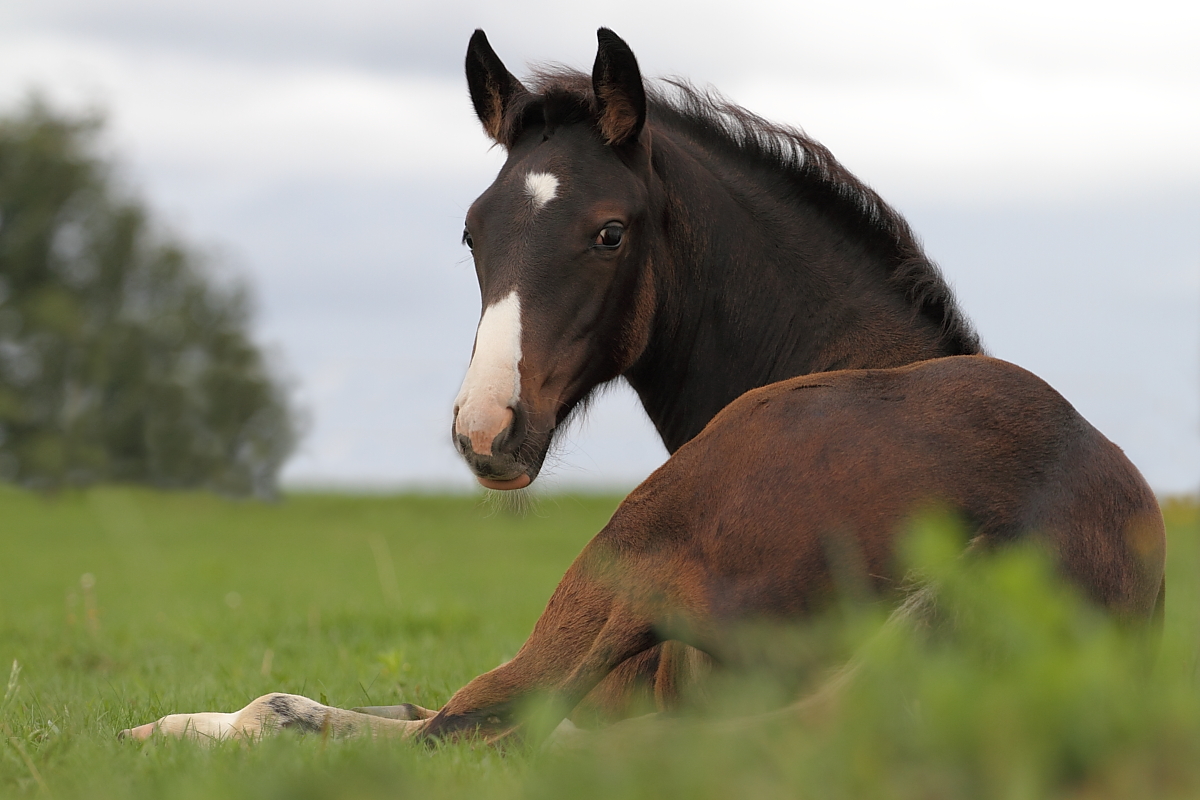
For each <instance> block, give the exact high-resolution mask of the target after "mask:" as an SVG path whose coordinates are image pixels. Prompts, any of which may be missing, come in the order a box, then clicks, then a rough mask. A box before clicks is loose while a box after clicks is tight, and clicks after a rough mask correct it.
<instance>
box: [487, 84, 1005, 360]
mask: <svg viewBox="0 0 1200 800" xmlns="http://www.w3.org/2000/svg"><path fill="white" fill-rule="evenodd" d="M531 89H532V92H533V93H532V94H528V95H524V96H523V97H522V98H521V99H520V101H519V102H517V103H514V105H513V107H512V108H510V109H509V113H508V114H507V115H506V120H505V135H506V136H507V137H509V140H510V141H511V140H514V139H515V138H516V135H517V134H519V132H520V129H521V128H523V127H524V125H525V124H527V123H528V122H529V121H530V120H529V117H530V115H531V113H536V112H540V114H541V115H544V117H545V119H546V121H547V122H550V121H552V120H553V121H554V122H555V123H557V124H565V123H567V122H574V121H578V120H580V119H585V118H587V117H592V118H593V119H594V117H595V113H596V111H595V109H596V101H595V95H594V94H593V91H592V79H591V76H589V75H586V74H584V73H582V72H579V71H577V70H573V69H569V68H565V67H551V68H540V69H538V70H537V71H535V73H534V75H533V78H532V86H531ZM646 95H647V102H648V106H649V108H648V115H649V121H650V123H651V124H657V125H660V126H663V127H666V128H667V129H669V130H672V131H677V132H679V133H682V134H684V135H686V136H688V137H690V138H691V139H693V140H694V141H696V142H697V143H699V144H702V145H704V146H706V147H709V148H712V149H713V150H716V151H718V152H724V153H727V154H728V155H730V156H732V157H734V158H737V159H739V160H742V161H743V162H746V163H749V164H752V165H757V166H759V167H762V168H764V169H765V170H767V171H769V172H770V174H771V175H772V176H773V178H774V180H776V181H779V182H780V184H781V185H783V186H785V187H786V188H787V189H788V190H789V191H791V192H793V193H796V194H798V195H802V196H804V197H805V198H806V199H808V200H810V201H812V202H813V203H814V204H815V205H816V207H818V208H820V209H822V211H823V213H825V214H827V215H829V216H830V217H831V218H834V219H836V220H837V222H838V223H839V224H840V225H842V226H844V227H846V228H848V229H850V230H852V231H853V232H855V233H856V234H858V236H859V237H860V240H861V241H863V242H864V243H866V244H867V245H869V246H870V247H872V248H873V249H875V250H876V251H877V252H879V253H880V254H881V255H882V256H883V261H884V263H885V265H886V270H887V275H886V276H885V280H886V281H887V284H888V285H889V286H890V287H892V288H893V289H894V290H895V291H897V292H899V293H901V294H902V295H903V296H904V297H905V299H906V300H907V302H908V303H909V304H910V306H911V307H912V309H913V312H914V314H917V315H919V316H921V317H924V318H926V319H927V320H929V321H930V322H932V323H934V325H935V326H936V327H937V329H938V330H939V331H940V335H941V338H942V343H943V344H944V345H946V348H947V351H948V352H951V353H955V354H963V355H969V354H975V353H980V352H982V346H981V345H980V342H979V336H978V334H977V333H976V332H975V330H974V328H973V327H972V325H971V323H970V321H969V320H968V319H967V317H966V315H965V314H963V312H962V310H961V309H960V308H959V307H958V302H957V300H955V298H954V293H953V292H952V291H951V289H950V286H949V284H948V283H947V282H946V279H945V277H944V276H943V275H942V272H941V270H940V269H939V268H938V266H937V265H936V264H935V263H934V262H933V261H932V260H930V259H929V257H928V256H926V255H925V251H924V250H923V248H922V247H921V244H920V241H919V240H918V239H917V237H916V235H915V234H914V233H913V231H912V228H911V227H909V225H908V222H906V221H905V219H904V217H902V216H901V215H900V214H899V212H897V211H896V210H895V209H893V208H892V207H891V206H890V205H888V204H887V203H886V202H885V201H884V200H883V198H881V197H880V196H879V195H878V194H877V193H876V192H875V190H873V189H872V188H871V187H869V186H867V185H866V184H865V183H863V182H862V181H860V180H859V179H858V178H856V177H855V176H854V175H853V174H851V172H850V171H849V170H847V169H846V168H845V167H843V166H842V165H841V163H839V162H838V160H837V159H836V158H834V157H833V154H832V153H830V152H829V150H828V149H827V148H826V147H825V146H824V145H822V144H821V143H820V142H817V141H816V140H814V139H812V138H810V137H808V136H807V135H805V134H804V133H803V132H802V131H801V130H799V129H798V128H794V127H791V126H789V125H780V124H778V123H775V122H771V121H770V120H766V119H764V118H762V117H760V116H758V115H757V114H754V113H753V112H751V111H747V110H746V109H744V108H742V107H741V106H739V105H736V104H735V103H731V102H730V101H728V100H726V99H725V98H723V97H721V95H720V94H718V93H717V92H716V91H714V90H711V89H707V90H701V89H698V88H696V87H695V86H693V85H692V84H690V83H689V82H687V81H685V80H682V79H679V78H669V79H663V80H661V81H658V82H657V83H654V84H650V83H648V84H647V86H646Z"/></svg>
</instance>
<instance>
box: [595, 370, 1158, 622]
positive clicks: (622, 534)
mask: <svg viewBox="0 0 1200 800" xmlns="http://www.w3.org/2000/svg"><path fill="white" fill-rule="evenodd" d="M931 510H942V511H950V512H953V513H955V514H957V515H958V516H959V517H960V518H961V520H962V521H963V524H964V526H965V527H966V528H967V532H968V534H969V535H970V537H971V540H972V545H973V546H974V547H977V548H978V547H983V548H987V547H995V546H999V545H1002V544H1004V543H1005V542H1009V541H1013V540H1016V539H1020V538H1024V537H1027V536H1031V535H1032V536H1036V537H1039V538H1040V539H1041V540H1042V541H1044V542H1045V543H1046V545H1047V546H1048V548H1049V549H1050V551H1051V552H1052V554H1053V555H1054V557H1055V558H1056V559H1057V561H1058V563H1059V565H1060V568H1061V569H1062V571H1063V573H1064V574H1065V575H1066V576H1067V577H1068V578H1069V579H1070V580H1071V581H1073V582H1074V583H1075V584H1076V585H1078V586H1079V587H1080V588H1081V589H1082V590H1083V591H1084V592H1085V593H1086V594H1087V595H1088V596H1090V597H1091V598H1092V599H1093V600H1094V601H1096V602H1097V603H1099V604H1100V605H1102V606H1104V607H1106V608H1109V609H1110V610H1112V611H1113V612H1115V613H1117V614H1118V615H1120V616H1131V617H1148V616H1149V615H1150V614H1151V613H1152V610H1153V608H1154V605H1155V600H1156V597H1157V596H1158V593H1159V589H1160V586H1161V583H1162V573H1163V561H1164V554H1165V537H1164V531H1163V523H1162V516H1161V513H1160V511H1159V508H1158V504H1157V501H1156V500H1155V498H1154V495H1153V493H1152V492H1151V490H1150V488H1149V486H1148V485H1147V484H1146V482H1145V480H1144V479H1143V478H1142V476H1141V474H1140V473H1139V472H1138V470H1137V469H1136V468H1135V467H1134V466H1133V464H1132V463H1131V462H1130V461H1129V460H1128V458H1126V457H1125V455H1124V453H1122V452H1121V450H1120V449H1119V448H1118V447H1116V446H1115V445H1114V444H1112V443H1111V442H1110V441H1108V439H1106V438H1105V437H1104V436H1103V435H1102V434H1101V433H1100V432H1099V431H1097V430H1096V429H1095V428H1094V427H1092V426H1091V425H1090V424H1089V423H1088V422H1087V421H1086V420H1084V419H1083V418H1082V417H1081V416H1080V415H1079V413H1078V412H1076V411H1075V409H1074V408H1073V407H1072V406H1071V405H1070V404H1069V403H1068V402H1067V401H1066V400H1065V399H1064V398H1063V397H1062V396H1061V395H1059V394H1058V393H1057V392H1056V391H1054V389H1052V388H1051V387H1050V386H1049V385H1047V384H1046V383H1045V382H1044V381H1042V380H1040V379H1039V378H1037V377H1036V376H1034V375H1033V374H1031V373H1029V372H1027V371H1025V370H1023V369H1020V368H1019V367H1016V366H1014V365H1012V364H1008V363H1006V362H1003V361H999V360H996V359H992V358H987V357H984V356H958V357H951V358H943V359H935V360H931V361H925V362H921V363H918V364H914V365H909V366H906V367H900V368H897V369H887V370H853V371H843V372H829V373H820V374H814V375H807V376H802V377H799V378H794V379H791V380H787V381H782V382H780V383H776V384H772V385H770V386H766V387H763V388H761V389H757V390H754V391H751V392H748V393H746V394H745V395H743V396H742V397H740V398H739V399H738V400H736V401H735V402H734V403H732V404H730V405H729V406H728V407H727V408H725V409H724V410H723V411H722V412H721V413H720V414H719V415H717V417H715V418H714V419H713V421H712V422H711V423H710V424H709V425H708V426H707V427H706V428H705V430H704V431H703V432H702V433H701V434H700V435H699V436H697V437H696V438H695V439H694V440H693V441H691V442H689V443H688V444H687V445H685V446H684V447H683V448H681V449H680V450H679V451H678V452H677V453H676V454H675V455H674V456H673V457H672V458H671V459H670V460H669V461H668V462H667V463H666V464H665V465H664V466H663V467H662V468H660V469H659V470H658V471H657V472H655V473H654V475H652V476H651V477H650V478H649V479H647V481H646V482H645V483H643V484H642V486H641V487H639V488H638V489H637V490H635V491H634V493H633V494H631V495H630V497H629V499H628V500H627V501H626V503H625V504H624V505H623V506H622V508H621V509H619V510H618V512H617V515H615V516H614V519H613V522H612V523H610V526H609V528H607V529H606V530H605V531H604V532H603V533H602V535H601V537H598V538H599V539H600V540H601V541H602V542H603V543H604V546H606V547H612V546H616V547H619V548H620V549H622V550H623V551H625V552H632V553H636V552H644V553H646V554H648V555H649V558H648V560H647V561H646V562H645V563H646V564H647V565H648V566H647V569H654V570H655V571H656V572H660V573H661V575H660V576H659V580H663V579H665V580H667V582H668V583H669V584H670V585H671V587H672V588H671V589H670V590H669V591H668V594H670V595H672V596H673V597H674V598H675V599H676V601H677V603H678V604H679V605H680V606H682V607H685V608H687V609H689V613H688V616H690V617H693V618H710V619H721V618H725V617H737V616H745V615H762V614H768V615H776V614H784V615H795V614H802V613H804V612H806V611H808V610H811V609H813V608H814V607H816V606H818V605H820V604H821V603H823V602H827V600H828V598H829V597H830V596H831V595H833V594H834V593H835V592H837V591H844V590H845V589H846V587H847V586H852V587H854V586H857V587H859V588H866V589H870V590H873V591H887V590H888V589H889V588H894V587H896V586H898V584H899V582H900V580H901V579H902V577H903V576H902V575H899V574H898V567H897V565H896V563H895V561H896V559H895V542H896V537H897V534H898V533H901V532H902V531H903V530H904V529H905V528H906V527H907V526H908V525H910V524H911V522H912V520H913V518H914V517H915V516H917V515H920V514H922V513H927V512H929V511H931ZM663 564H665V565H668V566H667V567H666V569H665V570H663V569H662V568H661V565H663ZM650 565H655V566H650ZM634 572H635V573H636V568H635V570H634ZM628 582H629V583H630V585H637V580H636V579H633V578H630V579H628Z"/></svg>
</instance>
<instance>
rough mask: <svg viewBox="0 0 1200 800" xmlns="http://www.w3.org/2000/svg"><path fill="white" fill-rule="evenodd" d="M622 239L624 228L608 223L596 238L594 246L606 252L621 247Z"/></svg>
mask: <svg viewBox="0 0 1200 800" xmlns="http://www.w3.org/2000/svg"><path fill="white" fill-rule="evenodd" d="M624 238H625V227H624V226H623V225H619V224H617V223H616V222H610V223H609V224H608V225H605V226H604V228H603V229H602V230H601V231H600V233H599V235H597V236H596V241H595V246H596V247H602V248H604V249H606V250H614V249H616V248H617V247H619V246H620V245H621V240H622V239H624Z"/></svg>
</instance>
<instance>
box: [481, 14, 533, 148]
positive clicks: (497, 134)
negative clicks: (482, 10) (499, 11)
mask: <svg viewBox="0 0 1200 800" xmlns="http://www.w3.org/2000/svg"><path fill="white" fill-rule="evenodd" d="M467 87H468V88H469V89H470V90H471V102H472V103H474V104H475V113H476V114H477V115H479V121H480V122H482V123H483V129H484V130H485V131H487V135H488V136H490V137H492V139H493V140H494V141H496V142H497V143H499V144H502V145H505V146H507V145H508V142H506V141H504V138H503V131H504V114H505V112H506V111H507V110H508V108H509V106H511V105H512V101H513V100H515V99H516V98H518V97H520V96H521V95H523V94H527V90H526V89H525V87H524V86H523V85H522V84H521V82H520V81H519V80H517V79H516V78H514V77H513V75H512V73H511V72H509V71H508V70H507V69H506V68H505V66H504V63H503V62H501V61H500V57H499V56H497V55H496V51H495V50H493V49H492V46H491V45H490V44H489V43H488V40H487V35H486V34H484V32H483V31H482V30H481V29H476V30H475V33H474V34H473V35H472V36H471V42H470V44H468V45H467Z"/></svg>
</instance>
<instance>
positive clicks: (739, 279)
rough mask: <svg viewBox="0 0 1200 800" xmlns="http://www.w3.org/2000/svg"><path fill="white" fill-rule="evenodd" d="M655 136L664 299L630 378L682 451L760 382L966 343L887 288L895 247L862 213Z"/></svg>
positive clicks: (667, 438) (917, 356) (658, 272)
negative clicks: (868, 230)
mask: <svg viewBox="0 0 1200 800" xmlns="http://www.w3.org/2000/svg"><path fill="white" fill-rule="evenodd" d="M655 145H656V153H655V168H656V173H657V175H658V177H659V178H661V180H662V186H663V196H662V198H661V202H662V206H663V207H662V209H661V210H662V212H663V214H662V218H663V219H665V220H667V222H666V223H665V225H664V232H665V234H666V235H665V237H664V241H663V243H662V246H661V247H660V248H659V250H658V254H657V257H656V258H655V260H654V264H653V268H652V273H653V280H654V281H655V283H656V286H655V290H656V296H657V298H658V308H657V310H656V312H655V323H654V330H653V333H652V335H651V338H650V342H649V345H648V347H647V348H646V350H645V352H644V353H643V355H642V357H641V358H640V359H639V360H638V362H637V363H636V364H634V365H633V367H631V368H630V369H629V370H628V371H627V372H626V373H625V377H626V379H627V380H628V381H629V383H630V384H631V385H632V386H633V388H634V390H635V391H637V393H638V395H639V397H640V398H641V401H642V404H643V406H644V407H645V409H646V412H647V413H648V415H649V416H650V419H651V420H652V421H653V422H654V424H655V427H656V428H657V429H658V432H659V435H660V436H661V437H662V439H663V443H664V444H665V445H666V446H667V449H668V450H669V451H670V452H675V450H677V449H678V448H679V447H681V446H682V445H683V444H684V443H686V442H687V441H688V440H689V439H691V438H692V437H693V436H695V435H696V434H697V433H699V432H700V431H701V430H702V429H703V428H704V426H705V425H706V424H708V422H709V420H711V419H712V418H713V417H714V416H715V415H716V414H717V412H719V411H720V410H721V409H722V408H724V407H725V406H726V405H727V404H728V403H730V402H731V401H732V400H734V399H735V398H737V397H738V396H739V395H741V394H743V393H745V392H747V391H749V390H751V389H754V388H757V387H759V386H765V385H766V384H769V383H774V382H776V381H780V380H785V379H787V378H791V377H795V376H797V375H805V374H809V373H813V372H824V371H829V370H835V369H868V368H885V367H894V366H901V365H903V364H908V363H912V362H915V361H922V360H925V359H928V358H936V357H939V356H944V355H952V354H955V353H958V352H963V350H962V349H961V347H960V348H958V349H956V348H955V345H954V344H953V343H947V342H946V341H944V339H945V337H944V336H943V335H942V331H941V330H940V327H939V325H938V323H937V322H936V321H934V320H931V319H929V318H927V317H925V316H923V315H921V314H918V313H917V312H916V310H915V309H914V308H913V306H912V303H911V302H910V301H909V300H908V299H906V298H905V297H904V296H903V293H902V292H901V291H899V290H897V289H896V288H895V287H893V286H889V285H888V282H887V278H888V275H889V274H890V269H891V268H892V265H891V264H889V259H891V260H893V261H894V254H889V253H887V252H885V251H884V250H883V249H881V248H880V247H879V246H878V243H877V242H876V243H875V244H871V243H870V242H864V241H862V240H861V239H856V238H855V235H854V233H855V224H854V221H853V220H847V219H845V218H840V217H838V216H836V215H833V214H830V213H828V212H827V211H826V210H824V209H822V208H820V207H819V206H817V205H815V204H814V203H813V202H812V201H811V200H806V199H805V198H804V197H803V196H801V195H797V193H795V192H792V193H790V196H788V197H786V198H785V196H784V195H783V193H782V191H781V187H776V188H775V189H774V190H773V191H772V190H771V189H770V187H766V188H765V190H764V187H762V186H761V185H760V186H753V185H751V184H750V183H749V182H748V180H747V177H746V174H745V172H744V171H743V172H742V173H740V174H738V173H736V172H735V171H733V170H732V169H722V168H721V165H720V162H719V161H718V160H716V158H715V157H714V156H713V154H706V153H697V152H696V151H695V149H689V148H688V147H686V146H681V145H679V144H676V143H673V142H670V141H664V137H661V136H660V137H658V138H656V140H655ZM697 198H703V200H702V202H697V201H696V199H697Z"/></svg>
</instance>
